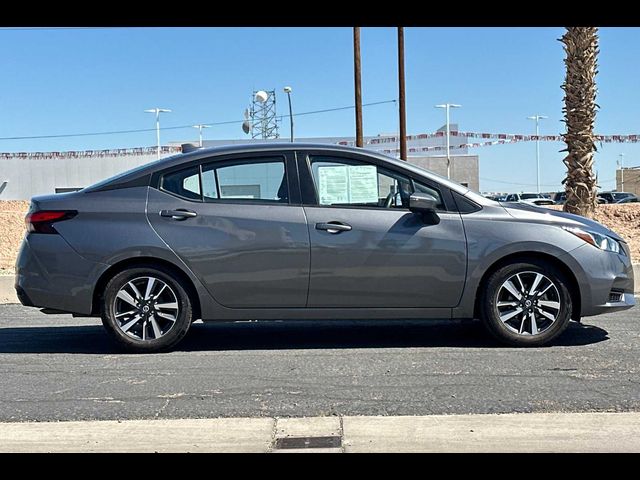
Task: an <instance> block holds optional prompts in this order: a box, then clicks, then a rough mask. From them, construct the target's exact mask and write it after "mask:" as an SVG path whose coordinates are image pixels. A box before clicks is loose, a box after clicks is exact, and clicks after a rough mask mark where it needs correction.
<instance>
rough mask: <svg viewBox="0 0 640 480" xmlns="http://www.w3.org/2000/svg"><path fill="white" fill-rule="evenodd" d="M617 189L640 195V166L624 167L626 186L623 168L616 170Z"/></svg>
mask: <svg viewBox="0 0 640 480" xmlns="http://www.w3.org/2000/svg"><path fill="white" fill-rule="evenodd" d="M616 190H617V191H619V192H630V193H635V194H636V195H638V196H640V168H633V169H632V168H625V169H624V188H622V170H620V169H618V170H616Z"/></svg>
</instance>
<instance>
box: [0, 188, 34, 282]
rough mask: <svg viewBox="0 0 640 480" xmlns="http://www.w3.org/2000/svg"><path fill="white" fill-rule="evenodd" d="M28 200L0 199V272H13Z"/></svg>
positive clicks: (27, 208) (22, 233) (22, 234)
mask: <svg viewBox="0 0 640 480" xmlns="http://www.w3.org/2000/svg"><path fill="white" fill-rule="evenodd" d="M27 210H29V202H24V201H6V200H5V201H0V274H2V273H10V272H13V267H14V265H15V263H16V256H17V255H18V249H19V248H20V243H21V242H22V237H23V236H24V216H25V215H26V214H27Z"/></svg>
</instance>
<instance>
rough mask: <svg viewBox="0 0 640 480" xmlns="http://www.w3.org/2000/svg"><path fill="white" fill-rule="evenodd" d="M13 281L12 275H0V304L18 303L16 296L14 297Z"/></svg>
mask: <svg viewBox="0 0 640 480" xmlns="http://www.w3.org/2000/svg"><path fill="white" fill-rule="evenodd" d="M14 283H15V277H14V276H13V275H0V305H2V304H3V303H20V302H19V301H18V297H16V290H15V288H14V286H13V284H14Z"/></svg>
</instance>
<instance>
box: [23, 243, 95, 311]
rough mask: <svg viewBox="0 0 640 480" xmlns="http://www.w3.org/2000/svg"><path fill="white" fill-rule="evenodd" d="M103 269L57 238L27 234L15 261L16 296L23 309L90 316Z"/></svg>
mask: <svg viewBox="0 0 640 480" xmlns="http://www.w3.org/2000/svg"><path fill="white" fill-rule="evenodd" d="M106 267H107V265H102V264H99V263H95V262H90V261H88V260H86V259H84V258H83V257H82V256H80V255H79V254H78V253H77V252H76V251H75V250H74V249H73V248H71V246H70V245H69V244H68V243H67V242H66V241H65V240H64V238H62V237H61V236H60V235H46V234H38V233H30V234H28V235H27V236H25V238H24V240H23V241H22V245H21V246H20V251H19V253H18V259H17V261H16V278H15V289H16V294H17V296H18V299H19V300H20V302H21V303H22V304H23V305H25V306H29V307H41V308H52V309H56V310H63V311H65V312H73V313H83V314H89V313H91V307H92V301H93V286H94V284H95V280H96V279H97V278H98V276H99V275H100V273H101V272H102V271H103V270H104V269H105V268H106Z"/></svg>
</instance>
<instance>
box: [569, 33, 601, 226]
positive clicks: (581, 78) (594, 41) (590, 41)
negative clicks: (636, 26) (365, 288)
mask: <svg viewBox="0 0 640 480" xmlns="http://www.w3.org/2000/svg"><path fill="white" fill-rule="evenodd" d="M560 41H561V42H562V43H563V44H564V51H565V53H566V58H565V60H564V63H565V65H566V68H567V72H566V76H565V80H564V83H563V84H562V89H563V90H564V93H565V96H564V107H563V109H562V111H563V112H564V117H565V120H564V122H565V123H566V124H567V133H565V134H563V135H562V136H563V138H564V142H565V143H566V144H567V148H566V149H564V150H562V151H563V152H567V156H566V157H565V159H564V160H563V162H564V164H565V165H566V166H567V176H566V178H565V179H564V180H563V181H562V183H564V185H565V191H566V193H567V201H566V203H565V204H564V211H565V212H570V213H576V214H578V215H582V216H585V217H590V218H591V217H593V213H594V211H595V208H596V205H597V203H596V187H597V185H596V184H597V181H598V179H597V176H596V175H594V173H593V154H594V152H595V151H596V150H597V149H596V145H595V141H596V138H595V135H594V134H593V123H594V121H595V118H596V108H598V105H597V104H596V81H595V77H596V74H597V73H598V70H597V57H598V52H599V49H598V29H597V27H567V31H566V32H565V34H564V35H563V36H562V38H561V39H560Z"/></svg>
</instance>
